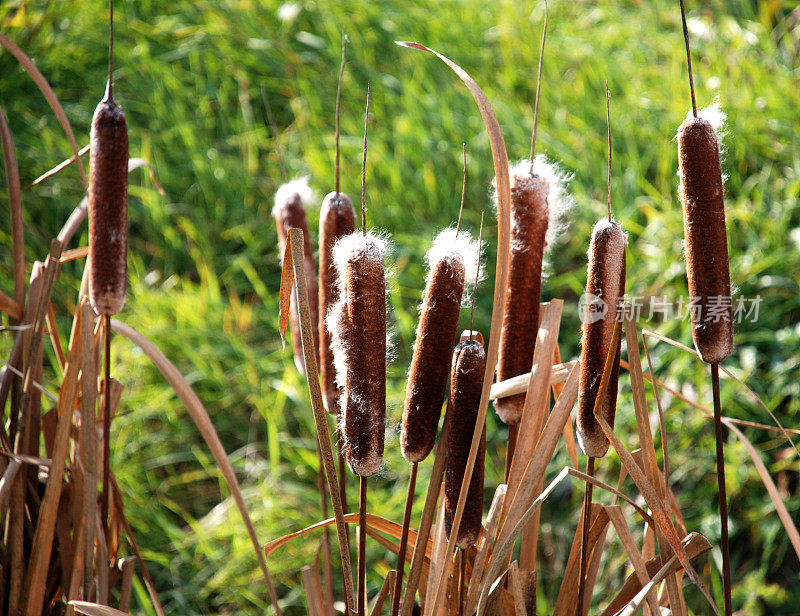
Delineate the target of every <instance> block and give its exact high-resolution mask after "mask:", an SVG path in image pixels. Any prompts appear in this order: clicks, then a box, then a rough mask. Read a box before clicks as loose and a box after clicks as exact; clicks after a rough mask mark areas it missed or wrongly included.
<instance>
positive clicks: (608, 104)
mask: <svg viewBox="0 0 800 616" xmlns="http://www.w3.org/2000/svg"><path fill="white" fill-rule="evenodd" d="M606 126H607V127H608V222H611V93H610V92H609V91H608V80H607V79H606Z"/></svg>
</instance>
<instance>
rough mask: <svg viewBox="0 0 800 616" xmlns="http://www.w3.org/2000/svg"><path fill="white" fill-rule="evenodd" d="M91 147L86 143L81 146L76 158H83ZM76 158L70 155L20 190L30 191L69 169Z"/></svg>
mask: <svg viewBox="0 0 800 616" xmlns="http://www.w3.org/2000/svg"><path fill="white" fill-rule="evenodd" d="M91 145H92V144H90V143H87V144H86V145H85V146H83V147H82V148H81V149H80V150H79V151H78V156H85V155H86V154H88V152H89V149H90V148H91ZM78 156H75V154H73V155H72V156H70V157H69V158H68V159H67V160H62V161H61V162H60V163H58V164H57V165H56V166H55V167H53V168H52V169H49V170H47V171H45V172H44V173H43V174H42V175H40V176H39V177H38V178H36V179H35V180H34V181H33V182H31V183H30V184H28V185H27V186H26V187H25V188H23V189H22V190H30V189H31V188H33V187H34V186H36V185H37V184H41V183H42V182H44V181H45V180H46V179H47V178H51V177H53V176H54V175H56V174H58V173H59V172H60V171H61V170H63V169H66V168H67V167H69V166H70V165H71V164H72V163H74V162H75V161H76V160H78Z"/></svg>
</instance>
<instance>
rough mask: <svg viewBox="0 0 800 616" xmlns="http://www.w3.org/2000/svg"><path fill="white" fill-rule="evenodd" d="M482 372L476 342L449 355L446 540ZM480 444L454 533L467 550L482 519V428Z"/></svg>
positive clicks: (482, 359) (483, 354)
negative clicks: (460, 515) (450, 362)
mask: <svg viewBox="0 0 800 616" xmlns="http://www.w3.org/2000/svg"><path fill="white" fill-rule="evenodd" d="M485 371H486V352H485V351H484V350H483V346H482V345H481V343H480V342H478V341H477V340H472V341H469V340H467V341H466V342H459V343H458V345H456V348H455V351H454V352H453V364H452V367H451V372H450V399H449V400H448V402H447V416H448V417H449V419H448V421H449V427H448V429H447V459H446V461H445V471H444V499H445V500H444V522H445V530H446V531H447V536H448V537H449V536H450V529H451V527H452V525H453V518H454V516H455V513H456V507H457V506H458V496H459V493H460V492H461V484H462V482H463V480H464V471H465V470H466V466H467V459H468V458H469V449H470V446H471V445H472V435H473V433H474V432H475V422H476V421H477V419H478V406H479V404H480V400H481V389H482V387H483V376H484V372H485ZM481 430H482V435H481V443H480V447H479V448H478V455H477V457H476V458H475V466H474V468H473V469H472V478H471V480H470V484H469V491H468V492H467V500H466V503H465V505H464V513H463V515H462V517H461V526H460V527H459V529H458V540H457V541H456V544H457V545H458V547H460V548H468V547H470V546H472V545H474V544H475V542H476V541H477V540H478V536H479V535H480V532H481V518H482V516H483V462H484V457H485V453H486V426H485V425H484V426H482V427H481Z"/></svg>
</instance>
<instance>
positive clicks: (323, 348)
mask: <svg viewBox="0 0 800 616" xmlns="http://www.w3.org/2000/svg"><path fill="white" fill-rule="evenodd" d="M355 228H356V211H355V208H353V202H352V201H350V197H348V196H347V195H346V194H344V193H336V192H332V193H328V194H327V195H326V196H325V199H324V200H323V201H322V208H321V209H320V212H319V376H320V380H321V381H322V395H323V396H324V398H325V408H326V409H328V412H329V413H338V412H339V389H338V388H337V386H336V367H335V366H334V362H333V351H332V350H331V332H330V331H329V330H328V327H327V325H326V322H325V319H326V315H327V314H328V311H329V310H330V307H331V306H333V305H334V304H335V303H336V302H337V301H339V294H338V290H337V287H336V265H335V264H334V262H333V246H334V244H336V242H337V240H339V238H341V237H344V236H345V235H349V234H350V233H352V232H353V231H355Z"/></svg>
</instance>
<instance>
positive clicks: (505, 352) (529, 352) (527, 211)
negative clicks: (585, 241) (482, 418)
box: [494, 172, 549, 424]
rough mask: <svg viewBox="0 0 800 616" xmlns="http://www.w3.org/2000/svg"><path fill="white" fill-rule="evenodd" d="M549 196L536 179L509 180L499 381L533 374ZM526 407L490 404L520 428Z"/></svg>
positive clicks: (517, 399) (513, 400)
mask: <svg viewBox="0 0 800 616" xmlns="http://www.w3.org/2000/svg"><path fill="white" fill-rule="evenodd" d="M548 191H549V188H548V184H547V180H545V179H544V178H542V177H540V176H532V175H530V173H524V172H523V173H522V174H519V175H512V176H511V254H510V260H509V269H508V287H507V290H506V295H505V300H504V302H503V325H502V329H501V330H500V354H499V356H498V362H497V378H498V380H500V381H504V380H506V379H510V378H511V377H514V376H517V375H519V374H523V373H524V372H528V371H529V370H530V369H531V363H532V361H533V350H534V346H535V344H536V334H537V332H538V330H539V302H540V301H541V295H542V257H543V254H544V242H545V236H546V234H547V222H548V212H547V209H548V208H547V193H548ZM524 405H525V394H517V395H514V396H509V397H507V398H502V399H500V400H496V401H495V403H494V407H495V409H496V410H497V414H498V415H499V416H500V419H502V420H503V421H504V422H506V423H508V424H516V423H519V422H520V420H521V419H522V408H523V406H524Z"/></svg>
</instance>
